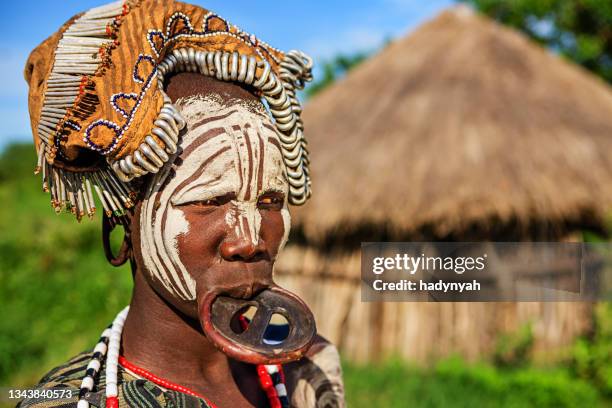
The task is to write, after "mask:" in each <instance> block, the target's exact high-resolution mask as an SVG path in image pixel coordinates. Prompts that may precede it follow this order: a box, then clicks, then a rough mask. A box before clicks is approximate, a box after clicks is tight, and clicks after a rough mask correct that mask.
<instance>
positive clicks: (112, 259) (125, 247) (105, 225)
mask: <svg viewBox="0 0 612 408" xmlns="http://www.w3.org/2000/svg"><path fill="white" fill-rule="evenodd" d="M121 224H122V226H123V230H124V231H125V235H124V236H123V242H122V243H121V248H119V253H118V254H117V255H116V256H115V255H114V254H113V250H112V249H111V244H110V235H111V233H112V232H113V230H114V229H115V227H116V226H117V222H116V221H115V219H113V218H111V217H107V216H106V214H105V215H103V216H102V245H103V246H104V255H106V259H107V260H108V262H109V263H110V264H111V265H113V266H121V265H123V264H124V263H126V262H127V260H128V259H130V255H131V252H132V251H131V250H132V246H131V240H130V230H129V227H128V223H127V222H121Z"/></svg>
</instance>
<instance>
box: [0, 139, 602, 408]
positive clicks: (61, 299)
mask: <svg viewBox="0 0 612 408" xmlns="http://www.w3.org/2000/svg"><path fill="white" fill-rule="evenodd" d="M34 162H35V156H34V149H33V148H32V146H31V145H14V146H10V147H9V148H8V149H7V150H6V151H5V152H4V153H3V154H2V155H1V156H0V203H1V207H0V208H1V211H0V231H1V233H0V312H1V316H2V322H1V324H0V386H11V387H25V386H31V385H33V384H35V383H36V382H37V381H38V380H39V379H40V377H41V376H42V375H43V374H44V373H45V372H47V371H48V370H49V369H50V368H52V367H53V366H55V365H57V364H60V363H62V362H64V361H65V360H66V359H67V358H69V357H70V356H72V355H74V354H76V353H78V352H80V351H83V350H86V349H90V348H91V347H93V345H94V344H95V342H96V341H97V339H98V336H99V334H100V332H101V331H102V329H103V328H104V327H106V325H108V324H109V323H110V321H111V320H112V318H113V317H114V315H115V313H117V311H118V310H120V309H121V308H122V307H123V306H124V305H125V304H127V302H128V301H129V297H130V291H131V285H132V283H131V275H130V273H129V268H128V267H122V268H113V267H111V266H110V265H108V264H107V262H106V260H105V258H104V254H103V251H102V246H101V239H100V236H101V232H100V230H101V228H100V217H99V216H98V217H97V218H96V219H95V220H94V221H88V220H84V221H83V222H81V224H77V223H76V222H75V220H74V219H73V217H72V216H71V215H60V216H58V215H55V214H54V213H53V210H52V209H51V207H50V205H49V195H48V194H45V193H43V192H42V191H41V186H40V177H39V176H34V175H32V171H33V166H34ZM598 313H599V315H600V316H599V317H598V319H599V320H598V323H597V328H598V330H597V332H596V333H595V335H594V336H592V337H589V338H586V339H581V340H580V341H578V342H577V343H576V347H575V352H574V354H575V357H574V359H573V360H572V361H571V362H568V364H567V368H553V369H549V370H543V369H537V368H532V367H530V366H529V364H528V362H527V363H524V362H523V363H522V364H521V365H520V368H518V367H517V366H514V367H513V366H512V364H508V361H509V362H510V363H512V361H514V360H513V359H516V358H515V357H516V356H517V355H518V356H519V357H521V356H522V355H523V354H525V353H523V352H524V351H525V350H523V349H522V348H524V347H528V345H529V341H528V340H529V336H527V334H528V333H527V334H525V333H518V334H519V335H520V336H518V337H516V339H514V338H508V339H506V341H505V342H504V343H503V345H504V347H502V349H501V350H500V356H501V357H503V358H502V360H504V361H505V363H504V367H503V368H496V367H495V366H493V365H491V364H485V363H481V364H475V365H468V364H466V363H464V362H462V361H461V360H458V359H451V360H445V361H443V362H440V363H438V364H437V365H436V366H434V367H433V368H429V369H426V368H418V367H414V366H410V365H406V364H402V363H399V362H397V361H395V362H388V363H386V364H382V365H369V366H359V365H353V364H348V363H347V364H345V367H344V370H345V383H346V394H347V399H348V402H349V406H351V407H408V406H409V407H448V406H451V407H532V406H533V407H553V406H554V407H597V406H612V404H611V402H610V401H611V400H610V399H604V395H608V398H610V396H611V395H612V380H611V379H612V363H611V360H612V308H611V307H610V306H609V305H607V306H605V307H602V308H600V309H599V312H598ZM517 352H518V353H517ZM508 356H510V357H512V358H510V357H508ZM0 406H2V404H1V403H0ZM7 406H10V405H7Z"/></svg>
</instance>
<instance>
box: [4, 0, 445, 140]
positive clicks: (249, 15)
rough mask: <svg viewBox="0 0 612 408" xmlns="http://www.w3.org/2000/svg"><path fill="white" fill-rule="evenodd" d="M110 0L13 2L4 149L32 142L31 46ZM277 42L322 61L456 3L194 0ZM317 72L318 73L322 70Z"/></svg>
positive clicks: (7, 33)
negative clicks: (27, 76)
mask: <svg viewBox="0 0 612 408" xmlns="http://www.w3.org/2000/svg"><path fill="white" fill-rule="evenodd" d="M107 2H108V1H104V0H101V1H100V0H79V1H76V0H45V1H19V0H17V1H11V2H6V3H5V4H4V5H3V9H4V16H5V18H4V20H3V24H2V26H0V34H1V35H0V53H1V54H0V55H2V58H0V74H1V77H0V79H1V80H2V86H0V121H1V123H2V126H1V127H0V148H1V147H2V146H4V145H5V144H6V143H7V142H9V141H14V140H24V141H29V140H31V135H30V124H29V118H28V111H27V86H26V83H25V81H24V79H23V76H22V70H23V66H24V64H25V60H26V59H27V56H28V54H29V52H30V51H31V50H32V49H33V48H34V47H35V46H36V45H38V44H39V43H40V42H41V41H42V40H43V39H45V38H46V37H47V36H49V35H50V34H52V33H53V32H54V31H55V30H57V29H58V28H59V26H60V25H61V24H62V23H64V22H65V21H66V20H67V19H68V18H70V17H71V16H73V15H74V14H76V13H78V12H81V11H85V10H87V9H89V8H91V7H94V6H98V5H101V4H105V3H107ZM190 2H191V3H193V4H198V5H201V6H203V7H205V8H208V9H210V10H213V11H215V12H216V13H218V14H220V15H221V16H223V17H224V18H226V19H228V20H229V21H230V22H231V23H233V24H236V25H238V26H239V27H241V28H243V29H244V30H246V31H249V32H252V33H253V34H255V35H257V36H258V37H259V38H261V39H262V40H264V41H266V42H268V43H270V44H271V45H272V46H274V47H277V48H280V49H283V50H290V49H301V50H303V51H305V52H307V53H309V54H310V55H311V56H313V57H314V58H315V63H316V62H317V61H322V60H324V59H325V58H329V57H330V56H333V55H335V54H337V53H340V52H344V53H350V52H352V51H361V50H364V51H365V50H371V49H375V48H377V47H378V46H379V45H380V44H382V43H383V42H384V40H385V39H387V38H397V37H398V36H402V35H404V34H406V33H408V32H410V31H411V30H413V29H414V28H415V27H416V26H418V25H419V24H421V23H423V22H424V21H426V20H428V19H429V18H431V17H433V16H435V15H436V14H437V13H438V12H440V11H441V10H442V9H444V8H446V7H449V6H451V5H452V4H453V1H452V0H427V1H422V0H421V1H418V0H372V1H367V2H366V1H362V2H349V1H343V2H341V1H322V0H315V1H308V2H306V1H304V2H292V1H283V2H280V1H274V2H272V1H249V2H247V1H243V0H236V1H228V0H225V1H223V0H206V1H200V0H192V1H190ZM315 75H316V71H315Z"/></svg>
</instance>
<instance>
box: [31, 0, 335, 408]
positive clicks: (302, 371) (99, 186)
mask: <svg viewBox="0 0 612 408" xmlns="http://www.w3.org/2000/svg"><path fill="white" fill-rule="evenodd" d="M310 68H311V61H310V59H309V58H308V57H307V56H305V55H304V54H302V53H299V52H291V53H287V54H285V53H282V52H280V51H278V50H276V49H274V48H272V47H270V46H268V45H267V44H265V43H263V42H261V41H259V40H258V39H257V38H255V37H254V36H252V35H250V34H248V33H245V32H243V31H241V30H239V29H238V28H237V27H235V26H232V25H230V24H229V23H227V21H225V20H224V19H222V18H221V17H219V16H217V15H215V14H213V13H211V12H209V11H207V10H204V9H201V8H199V7H195V6H191V5H187V4H183V3H178V2H168V1H165V2H161V1H152V0H151V1H148V0H143V1H126V2H118V3H113V4H110V5H107V6H103V7H99V8H96V9H92V10H90V11H88V12H86V13H84V14H81V15H79V16H77V17H75V18H73V19H71V20H70V21H69V22H68V23H66V24H65V25H64V26H63V27H62V28H61V29H60V31H59V32H58V33H56V34H55V35H53V36H52V37H50V38H49V39H47V40H46V41H45V42H43V44H41V45H40V46H39V47H38V48H37V49H36V50H34V51H33V53H32V54H31V56H30V58H29V60H28V64H27V66H26V79H27V80H28V82H29V84H30V115H31V119H32V124H33V129H34V134H35V141H36V146H37V149H38V152H39V167H40V170H41V172H42V174H43V180H44V181H43V187H44V188H45V189H46V190H49V191H50V192H51V196H52V205H53V206H54V208H56V210H58V211H60V210H62V209H67V210H69V211H71V212H72V213H73V214H75V215H76V217H77V218H79V219H80V218H81V217H83V216H84V215H93V212H94V211H95V200H94V198H93V195H94V192H95V193H97V196H98V198H99V201H100V202H101V203H102V205H103V207H104V216H103V218H104V223H103V226H104V234H103V235H104V247H105V251H106V253H107V257H108V258H109V260H110V262H111V263H112V264H113V265H120V264H122V263H124V262H126V261H127V260H130V262H131V265H132V272H133V275H134V292H133V297H132V301H131V303H130V306H129V308H126V309H124V310H123V311H121V312H120V313H119V314H118V316H117V318H116V319H115V321H114V322H113V324H112V325H111V326H110V327H109V328H108V329H107V330H105V331H104V332H103V334H102V336H101V339H100V342H99V343H98V344H97V345H96V346H95V348H94V349H93V350H92V351H91V352H88V353H83V354H81V355H79V356H77V357H75V358H74V359H72V360H71V361H70V362H68V363H67V364H66V365H64V366H61V367H58V368H56V369H54V370H52V371H51V372H50V373H49V374H47V375H46V376H45V377H44V378H43V379H42V380H41V382H40V384H39V388H40V389H50V390H62V391H64V394H63V395H61V397H62V398H58V396H57V395H55V399H54V398H53V395H51V397H48V395H47V394H45V395H47V396H46V397H45V395H43V396H42V397H40V398H35V399H31V400H26V401H23V402H22V403H21V405H20V406H22V407H54V406H62V407H69V406H77V407H80V408H85V407H88V406H96V407H145V406H147V407H148V406H152V407H170V406H173V407H174V406H178V407H182V406H185V407H189V406H203V407H206V406H219V407H226V406H237V407H238V406H239V407H243V406H244V407H252V406H258V407H259V406H272V407H281V406H289V404H290V403H291V405H292V406H343V404H344V402H343V390H342V381H341V370H340V365H339V360H338V355H337V352H336V350H335V348H334V347H333V346H332V345H331V344H329V343H327V342H326V341H325V340H324V339H322V338H320V337H318V336H316V328H315V325H314V318H313V316H312V314H311V312H310V311H309V309H308V308H307V307H306V305H305V304H304V303H303V302H302V301H301V300H300V299H299V298H298V297H297V296H295V295H293V294H292V293H290V292H287V291H286V290H284V289H282V288H279V287H278V286H276V285H275V284H274V282H273V280H272V271H273V265H274V261H275V259H276V257H277V255H278V253H279V251H280V250H281V249H282V247H283V246H284V244H285V242H286V240H287V237H288V234H289V227H290V217H289V212H288V204H295V205H300V204H302V203H304V202H305V201H306V199H307V198H308V196H309V195H310V180H309V177H308V157H307V151H306V149H305V141H304V138H303V135H302V129H303V127H302V122H301V119H300V112H301V108H300V105H299V101H298V100H297V98H296V96H295V90H296V88H300V87H302V86H303V84H304V81H307V80H309V79H310ZM262 99H263V100H265V101H266V104H267V106H266V105H264V103H263V102H262ZM117 225H122V226H123V228H124V231H125V239H124V242H123V245H122V247H121V250H120V251H119V254H118V255H113V254H112V253H111V250H110V245H109V242H108V237H109V234H110V231H111V230H112V229H113V228H114V227H115V226H117ZM249 309H252V310H255V311H254V313H250V314H248V313H246V312H247V311H248V310H249ZM247 315H249V316H250V318H249V317H247ZM279 317H280V318H284V319H285V321H286V322H287V324H286V326H285V330H284V333H281V334H280V335H278V333H274V331H275V330H276V331H278V327H274V326H273V325H272V324H271V323H270V322H271V320H274V319H275V318H279ZM281 331H282V330H281ZM56 394H57V393H56Z"/></svg>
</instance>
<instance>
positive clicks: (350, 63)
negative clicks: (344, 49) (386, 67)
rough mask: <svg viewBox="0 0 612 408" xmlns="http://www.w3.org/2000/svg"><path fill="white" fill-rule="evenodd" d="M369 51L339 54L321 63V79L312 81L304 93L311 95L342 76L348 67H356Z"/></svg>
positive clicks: (366, 56)
mask: <svg viewBox="0 0 612 408" xmlns="http://www.w3.org/2000/svg"><path fill="white" fill-rule="evenodd" d="M368 56H369V53H367V52H357V53H354V54H351V55H345V54H340V55H337V56H335V57H334V58H332V59H331V60H329V61H326V62H324V63H323V68H322V71H323V73H322V74H323V75H322V77H321V79H319V80H317V81H316V82H314V83H313V84H312V85H310V86H309V87H308V88H307V89H306V95H307V96H308V97H311V96H313V95H315V94H316V93H318V92H320V91H322V90H323V89H324V88H326V87H327V86H329V85H331V84H332V83H334V82H335V81H336V80H337V79H338V78H341V77H343V76H344V75H345V74H346V73H347V72H348V71H349V70H350V69H352V68H354V67H356V66H357V65H359V64H360V63H361V62H363V61H364V60H365V59H366V58H368Z"/></svg>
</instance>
